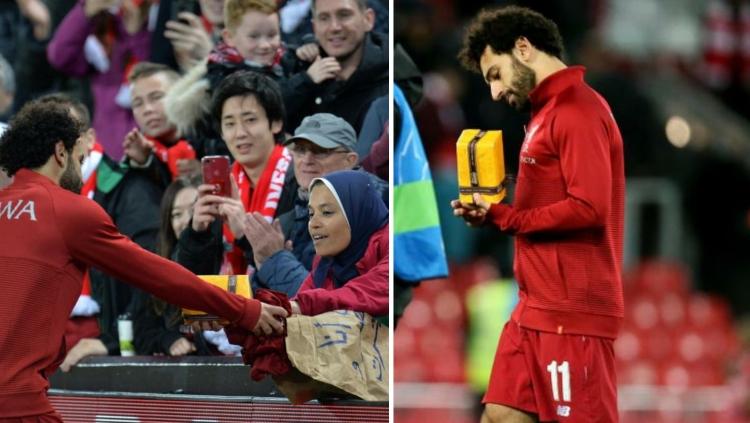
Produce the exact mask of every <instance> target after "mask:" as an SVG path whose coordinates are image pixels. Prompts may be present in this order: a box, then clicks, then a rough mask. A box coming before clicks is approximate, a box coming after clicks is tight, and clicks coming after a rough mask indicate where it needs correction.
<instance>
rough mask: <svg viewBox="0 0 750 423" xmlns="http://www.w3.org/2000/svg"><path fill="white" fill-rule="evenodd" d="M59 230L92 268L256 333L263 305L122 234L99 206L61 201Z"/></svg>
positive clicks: (76, 252)
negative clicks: (203, 278) (223, 288)
mask: <svg viewBox="0 0 750 423" xmlns="http://www.w3.org/2000/svg"><path fill="white" fill-rule="evenodd" d="M56 206H58V213H57V214H58V218H59V219H60V220H61V221H60V222H59V227H60V228H61V231H62V235H63V237H64V239H65V243H66V244H67V246H68V248H69V249H70V252H71V255H72V256H73V257H75V258H77V259H79V260H81V261H82V262H83V263H85V264H86V265H89V266H96V267H97V268H98V269H100V270H102V271H103V272H105V273H107V274H109V275H111V276H113V277H115V278H117V279H121V280H123V281H126V282H128V283H130V284H132V285H134V286H136V287H138V288H140V289H143V290H145V291H148V292H150V293H152V294H154V295H155V296H157V297H159V298H161V299H163V300H165V301H167V302H169V303H172V304H175V305H178V306H181V307H187V308H191V309H197V310H202V311H206V312H209V313H212V314H215V315H217V316H221V317H224V318H226V319H228V320H229V321H230V322H232V323H234V324H236V325H238V326H240V327H242V328H244V329H248V330H252V329H253V328H254V327H255V325H256V324H257V322H258V318H259V316H260V303H259V302H258V301H256V300H246V299H244V298H242V297H240V296H237V295H233V294H229V293H227V292H224V291H222V290H221V289H219V288H216V287H214V286H212V285H210V284H208V283H206V282H204V281H203V280H201V279H200V278H198V277H197V276H195V275H194V274H192V273H191V272H189V271H188V270H187V269H185V268H184V267H182V266H180V265H178V264H177V263H174V262H172V261H169V260H167V259H165V258H162V257H160V256H158V255H156V254H153V253H151V252H149V251H147V250H144V249H143V248H141V247H139V246H138V245H137V244H135V243H134V242H132V241H130V240H129V239H128V238H126V237H125V236H123V235H122V234H120V233H119V232H118V231H117V229H116V228H115V226H114V225H113V223H112V221H111V220H110V218H109V216H107V214H106V213H105V212H104V210H102V209H101V207H99V206H98V205H96V204H95V203H94V202H86V201H75V202H67V203H66V202H57V204H56Z"/></svg>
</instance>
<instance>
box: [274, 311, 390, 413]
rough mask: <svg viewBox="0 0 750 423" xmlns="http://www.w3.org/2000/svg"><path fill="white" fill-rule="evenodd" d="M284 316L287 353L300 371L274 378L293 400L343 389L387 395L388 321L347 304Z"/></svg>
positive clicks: (374, 397)
mask: <svg viewBox="0 0 750 423" xmlns="http://www.w3.org/2000/svg"><path fill="white" fill-rule="evenodd" d="M286 322H287V337H286V351H287V355H288V356H289V360H290V361H291V362H292V365H293V366H294V367H295V368H296V370H298V371H299V372H295V371H292V372H290V373H289V374H287V375H284V376H281V377H274V378H273V379H274V381H275V382H276V385H277V386H278V387H279V390H280V391H281V392H283V393H284V395H286V396H287V398H289V400H290V401H292V403H295V404H299V403H302V402H305V401H309V400H310V399H312V398H316V397H318V396H319V395H321V394H341V393H348V394H351V395H354V396H357V397H359V398H361V399H363V400H367V401H388V328H387V327H386V326H383V325H381V324H380V323H379V322H377V321H376V320H375V319H373V318H372V316H370V315H369V314H366V313H359V312H353V311H347V310H337V311H331V312H328V313H323V314H319V315H317V316H302V315H294V316H292V317H289V318H287V321H286ZM300 373H301V374H300ZM311 379H312V380H311Z"/></svg>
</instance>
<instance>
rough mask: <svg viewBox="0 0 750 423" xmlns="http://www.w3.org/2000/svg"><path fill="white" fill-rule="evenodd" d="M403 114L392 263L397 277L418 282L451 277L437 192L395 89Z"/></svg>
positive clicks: (396, 165) (396, 171) (407, 109)
mask: <svg viewBox="0 0 750 423" xmlns="http://www.w3.org/2000/svg"><path fill="white" fill-rule="evenodd" d="M393 97H394V100H395V101H396V106H397V107H398V108H399V109H400V111H401V116H402V119H401V122H402V123H401V133H400V134H399V138H398V140H397V143H396V151H395V152H394V155H393V178H394V188H393V204H394V207H393V210H394V213H393V216H394V217H393V219H394V223H393V253H394V255H395V260H394V263H393V267H394V272H395V274H396V276H398V277H399V278H401V279H403V280H405V281H412V282H418V281H421V280H424V279H434V278H441V277H445V276H447V275H448V263H447V262H446V259H445V246H444V245H443V237H442V235H441V233H440V219H439V217H438V208H437V201H436V200H435V189H434V188H433V185H432V175H431V174H430V167H429V163H428V162H427V156H426V155H425V151H424V146H423V145H422V138H421V137H420V136H419V130H418V128H417V124H416V122H415V121H414V115H413V114H412V112H411V108H410V107H409V103H407V101H406V97H404V93H403V92H402V91H401V89H400V88H399V87H398V85H394V86H393Z"/></svg>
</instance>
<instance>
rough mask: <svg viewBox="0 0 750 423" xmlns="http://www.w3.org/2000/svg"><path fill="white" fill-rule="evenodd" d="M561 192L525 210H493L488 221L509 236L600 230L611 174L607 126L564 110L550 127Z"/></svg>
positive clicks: (505, 206) (581, 113)
mask: <svg viewBox="0 0 750 423" xmlns="http://www.w3.org/2000/svg"><path fill="white" fill-rule="evenodd" d="M552 125H553V126H552V129H551V130H552V133H553V140H554V142H555V144H556V147H557V149H558V153H559V157H560V167H561V169H562V176H563V179H564V181H565V186H566V198H565V199H564V200H561V201H558V202H555V203H552V204H549V205H547V206H542V207H535V208H530V209H525V210H518V209H515V208H514V207H513V206H511V205H508V204H495V205H493V206H492V207H491V208H490V210H489V213H488V217H489V220H490V221H491V222H492V223H494V224H495V225H496V226H497V227H499V228H500V230H502V231H504V232H508V233H513V234H528V233H534V232H546V231H570V230H577V229H586V228H594V227H599V226H604V224H605V222H606V219H607V215H608V213H609V208H610V204H611V198H610V197H611V195H612V194H611V193H612V172H611V163H610V142H609V138H610V137H609V134H608V127H607V123H606V122H605V121H604V120H603V119H597V118H596V115H594V118H591V117H586V116H584V111H583V109H577V108H573V107H566V108H564V109H562V110H560V111H559V112H558V113H557V115H556V117H555V119H554V121H553V123H552Z"/></svg>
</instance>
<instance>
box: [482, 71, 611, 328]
mask: <svg viewBox="0 0 750 423" xmlns="http://www.w3.org/2000/svg"><path fill="white" fill-rule="evenodd" d="M583 74H584V68H582V67H580V66H575V67H569V68H566V69H564V70H561V71H559V72H556V73H554V74H552V75H550V76H549V77H547V78H546V79H544V80H543V81H542V82H541V83H540V84H539V85H538V86H537V87H536V88H535V89H534V90H533V91H532V92H531V94H530V95H529V98H530V100H531V105H532V116H531V121H530V122H529V126H528V128H527V131H526V138H525V139H524V143H523V146H522V147H521V154H520V163H519V171H518V180H517V184H516V191H515V200H514V205H513V206H510V205H507V204H496V205H493V206H492V207H491V208H490V211H489V219H490V220H491V222H492V223H494V224H495V225H496V226H498V227H499V228H500V229H501V230H502V231H504V232H508V233H511V234H515V235H516V239H515V259H514V273H515V275H516V279H517V280H518V285H519V288H520V293H519V297H520V298H519V303H518V305H517V306H516V309H515V310H514V312H513V315H512V319H513V320H514V321H516V322H518V323H520V324H521V326H524V327H527V328H530V329H535V330H541V331H548V332H556V333H571V334H582V335H592V336H602V337H607V338H615V337H616V336H617V332H618V331H619V328H620V325H621V322H622V317H623V299H622V280H621V276H620V275H621V264H622V243H623V219H624V202H625V170H624V164H623V146H622V137H621V136H620V130H619V129H618V127H617V123H615V120H614V117H613V116H612V112H611V111H610V109H609V106H608V105H607V103H606V102H605V101H604V99H603V98H602V97H601V96H600V95H599V94H598V93H596V92H595V91H594V90H593V89H592V88H591V87H589V86H588V85H587V84H586V83H585V82H584V81H583Z"/></svg>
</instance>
